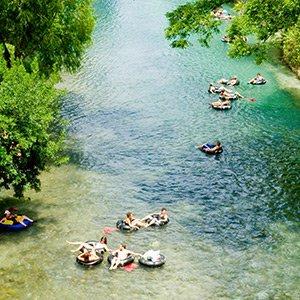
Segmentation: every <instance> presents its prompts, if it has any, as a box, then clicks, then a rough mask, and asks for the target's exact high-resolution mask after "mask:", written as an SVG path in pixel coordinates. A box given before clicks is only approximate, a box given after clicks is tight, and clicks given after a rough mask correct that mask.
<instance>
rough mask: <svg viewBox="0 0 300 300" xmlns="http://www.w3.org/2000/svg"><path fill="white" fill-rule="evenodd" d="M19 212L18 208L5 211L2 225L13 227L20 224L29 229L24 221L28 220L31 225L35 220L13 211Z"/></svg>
mask: <svg viewBox="0 0 300 300" xmlns="http://www.w3.org/2000/svg"><path fill="white" fill-rule="evenodd" d="M13 210H17V209H16V208H9V209H7V210H5V212H4V217H3V218H2V219H1V220H0V223H6V224H9V223H11V225H14V224H18V223H20V224H21V225H22V226H24V227H27V225H26V224H25V223H24V220H28V221H29V222H30V223H33V220H31V219H30V218H28V217H27V216H25V215H16V214H14V213H13V212H12V211H13Z"/></svg>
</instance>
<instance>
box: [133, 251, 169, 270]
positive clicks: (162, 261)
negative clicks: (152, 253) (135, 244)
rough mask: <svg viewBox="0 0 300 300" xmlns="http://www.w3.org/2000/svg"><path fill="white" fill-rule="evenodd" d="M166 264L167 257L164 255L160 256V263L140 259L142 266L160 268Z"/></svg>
mask: <svg viewBox="0 0 300 300" xmlns="http://www.w3.org/2000/svg"><path fill="white" fill-rule="evenodd" d="M165 262H166V257H165V256H164V255H163V254H160V259H159V260H158V261H152V260H151V259H145V258H143V257H141V258H140V259H139V263H140V264H141V265H144V266H147V267H152V268H153V267H160V266H162V265H164V264H165Z"/></svg>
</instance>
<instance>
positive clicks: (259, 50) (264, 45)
mask: <svg viewBox="0 0 300 300" xmlns="http://www.w3.org/2000/svg"><path fill="white" fill-rule="evenodd" d="M227 2H228V3H229V2H231V3H235V7H234V9H235V11H236V12H237V16H235V17H234V18H233V21H232V22H230V24H229V26H228V28H227V33H228V35H229V38H230V39H231V41H232V43H231V44H230V48H229V55H230V56H232V57H240V56H248V55H254V56H255V58H256V61H257V62H258V63H259V62H261V61H262V60H263V59H265V58H266V54H267V53H268V50H269V49H270V47H273V46H274V45H276V46H279V47H280V49H283V50H284V49H285V56H284V57H286V58H288V59H289V61H288V62H290V61H292V62H293V64H294V63H296V62H299V60H300V53H299V47H296V49H298V50H294V51H292V54H291V53H290V52H289V53H288V51H289V50H287V49H290V48H293V49H294V45H296V44H297V41H299V36H298V35H299V33H298V32H299V23H300V0H264V1H261V0H248V1H225V0H224V1H222V0H212V1H206V0H196V1H194V2H191V3H187V4H185V5H181V6H179V7H178V8H176V9H175V10H174V11H172V12H169V13H167V18H168V20H169V27H168V28H167V29H166V37H167V39H169V40H171V45H172V46H173V47H187V46H189V45H190V44H191V42H190V37H191V35H193V34H196V35H198V36H199V40H200V42H201V44H202V45H208V43H209V40H210V39H211V37H212V35H213V33H215V32H218V26H219V25H220V22H216V20H214V19H213V16H212V15H211V11H212V10H213V9H216V8H218V7H219V6H220V5H222V4H224V3H227ZM213 20H214V21H213ZM297 24H298V25H297ZM245 36H249V37H251V38H250V39H248V40H247V39H245ZM298 45H299V44H298ZM298 66H299V65H298Z"/></svg>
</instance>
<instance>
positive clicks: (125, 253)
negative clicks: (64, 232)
mask: <svg viewBox="0 0 300 300" xmlns="http://www.w3.org/2000/svg"><path fill="white" fill-rule="evenodd" d="M168 223H169V216H168V212H167V210H166V208H162V209H161V211H160V212H159V213H152V214H149V215H147V216H146V217H144V218H142V219H138V218H135V217H134V214H133V213H132V212H128V213H127V214H126V217H125V219H124V220H119V221H118V222H117V224H116V227H117V228H116V229H115V230H120V231H136V230H139V229H141V228H147V227H149V226H163V225H166V224H168ZM113 231H114V230H111V229H110V230H109V231H108V232H109V233H110V232H113ZM104 232H105V233H108V232H107V231H106V230H104ZM67 243H68V244H72V245H78V247H77V248H76V249H75V250H71V251H72V252H79V254H78V255H77V256H76V261H77V263H79V264H81V265H84V266H95V265H98V264H100V263H101V262H102V261H103V259H104V254H105V253H109V255H108V257H107V260H108V262H109V264H110V267H109V270H115V269H117V268H118V267H126V266H129V265H132V263H133V262H134V260H135V258H136V257H139V260H138V262H139V263H140V264H141V265H144V266H147V267H160V266H162V265H164V264H165V262H166V257H165V256H164V255H163V254H161V253H160V251H159V250H157V251H154V250H148V251H146V252H145V253H144V254H141V253H136V252H133V251H131V250H128V249H127V245H126V244H123V243H122V244H120V245H119V246H118V248H117V249H115V250H113V249H109V248H108V246H107V237H106V236H102V237H101V239H100V240H99V241H97V240H90V241H86V242H70V241H67ZM126 270H129V271H130V270H131V269H130V268H129V269H126Z"/></svg>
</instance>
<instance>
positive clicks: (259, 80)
mask: <svg viewBox="0 0 300 300" xmlns="http://www.w3.org/2000/svg"><path fill="white" fill-rule="evenodd" d="M266 82H267V81H266V80H265V79H264V78H263V76H262V75H261V74H260V73H257V74H256V76H255V77H254V78H252V79H251V80H249V81H248V83H249V84H254V85H259V84H265V83H266Z"/></svg>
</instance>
